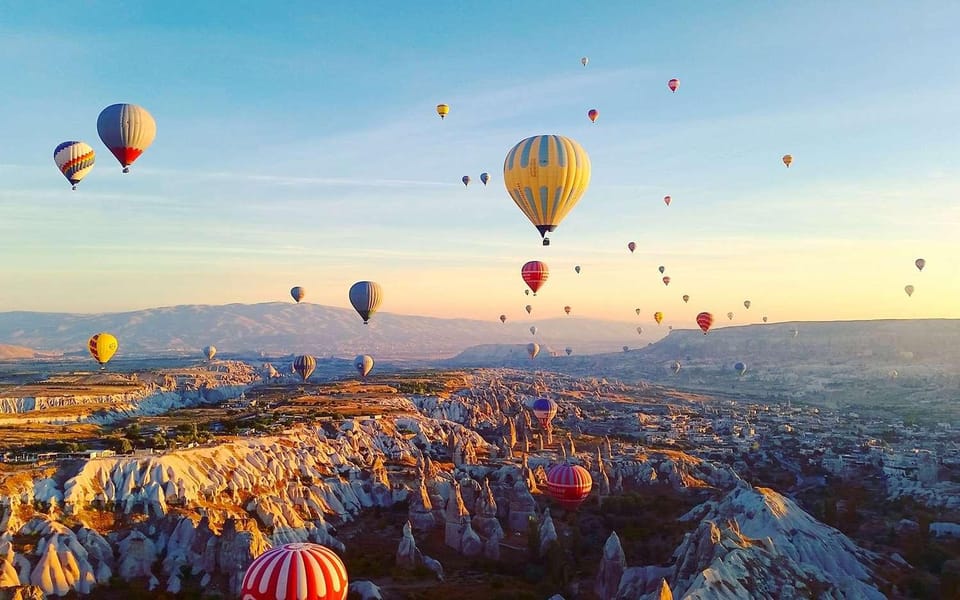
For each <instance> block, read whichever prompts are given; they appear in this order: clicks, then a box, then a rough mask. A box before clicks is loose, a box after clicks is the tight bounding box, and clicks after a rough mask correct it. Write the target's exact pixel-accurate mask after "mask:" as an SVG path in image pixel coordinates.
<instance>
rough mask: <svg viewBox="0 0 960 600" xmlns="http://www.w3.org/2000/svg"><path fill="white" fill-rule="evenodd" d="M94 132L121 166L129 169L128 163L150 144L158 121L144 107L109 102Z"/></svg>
mask: <svg viewBox="0 0 960 600" xmlns="http://www.w3.org/2000/svg"><path fill="white" fill-rule="evenodd" d="M97 133H99V134H100V139H101V140H102V141H103V145H104V146H106V147H107V148H108V149H109V150H110V152H112V153H113V155H114V156H116V157H117V160H118V161H120V165H121V166H123V172H124V173H129V172H130V165H132V164H133V162H134V161H135V160H137V158H139V157H140V155H141V154H143V151H144V150H146V149H147V148H149V147H150V144H152V143H153V139H154V138H155V137H156V136H157V123H156V121H154V120H153V117H152V116H151V115H150V113H148V112H147V110H146V109H145V108H143V107H140V106H137V105H136V104H111V105H110V106H108V107H106V108H105V109H103V111H101V112H100V116H99V117H98V118H97Z"/></svg>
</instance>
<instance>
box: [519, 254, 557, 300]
mask: <svg viewBox="0 0 960 600" xmlns="http://www.w3.org/2000/svg"><path fill="white" fill-rule="evenodd" d="M520 276H521V277H523V281H524V283H526V284H527V285H528V286H530V289H531V290H533V295H534V296H536V295H537V290H539V289H540V288H541V287H543V284H545V283H546V282H547V279H549V278H550V269H549V268H547V263H545V262H543V261H539V260H531V261H529V262H527V263H526V264H524V265H523V267H521V269H520Z"/></svg>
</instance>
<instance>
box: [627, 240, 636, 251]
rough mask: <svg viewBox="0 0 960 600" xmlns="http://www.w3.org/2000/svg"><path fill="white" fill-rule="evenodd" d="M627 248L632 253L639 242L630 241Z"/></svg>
mask: <svg viewBox="0 0 960 600" xmlns="http://www.w3.org/2000/svg"><path fill="white" fill-rule="evenodd" d="M627 249H628V250H630V252H631V253H632V252H633V251H634V250H636V249H637V243H636V242H630V243H629V244H627Z"/></svg>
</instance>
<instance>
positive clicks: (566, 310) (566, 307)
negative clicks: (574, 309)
mask: <svg viewBox="0 0 960 600" xmlns="http://www.w3.org/2000/svg"><path fill="white" fill-rule="evenodd" d="M570 310H571V309H570V307H569V306H564V307H563V312H565V313H567V314H568V315H569V314H570Z"/></svg>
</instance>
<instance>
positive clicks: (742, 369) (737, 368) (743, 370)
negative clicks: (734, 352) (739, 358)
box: [733, 362, 747, 377]
mask: <svg viewBox="0 0 960 600" xmlns="http://www.w3.org/2000/svg"><path fill="white" fill-rule="evenodd" d="M733 370H734V371H736V372H737V373H739V374H740V376H741V377H743V374H744V373H746V372H747V365H745V364H743V363H742V362H738V363H737V364H735V365H733Z"/></svg>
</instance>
